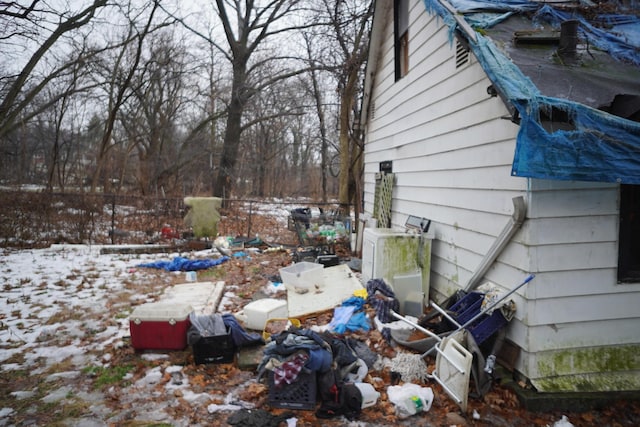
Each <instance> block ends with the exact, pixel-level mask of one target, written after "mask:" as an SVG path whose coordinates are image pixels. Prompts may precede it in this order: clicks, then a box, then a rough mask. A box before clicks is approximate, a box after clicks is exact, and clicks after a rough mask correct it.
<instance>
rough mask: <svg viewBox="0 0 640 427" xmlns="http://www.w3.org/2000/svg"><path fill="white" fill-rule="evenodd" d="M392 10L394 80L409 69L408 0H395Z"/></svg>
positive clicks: (398, 78)
mask: <svg viewBox="0 0 640 427" xmlns="http://www.w3.org/2000/svg"><path fill="white" fill-rule="evenodd" d="M393 12H394V20H393V22H394V25H393V28H394V51H395V58H394V61H395V77H396V81H398V80H400V79H401V78H402V77H404V76H405V75H406V74H407V72H408V71H409V0H395V1H394V2H393Z"/></svg>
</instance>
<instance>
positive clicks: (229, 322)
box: [222, 314, 264, 347]
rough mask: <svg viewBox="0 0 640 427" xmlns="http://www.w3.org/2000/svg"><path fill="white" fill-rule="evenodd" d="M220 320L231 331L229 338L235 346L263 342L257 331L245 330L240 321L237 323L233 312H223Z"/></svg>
mask: <svg viewBox="0 0 640 427" xmlns="http://www.w3.org/2000/svg"><path fill="white" fill-rule="evenodd" d="M222 320H223V321H224V324H225V325H226V326H227V327H228V328H229V330H230V332H231V339H232V340H233V342H234V343H235V345H236V346H237V347H244V346H249V345H254V344H262V343H264V341H263V339H262V336H261V335H260V334H259V333H257V332H247V331H246V330H245V329H244V328H243V327H242V326H241V325H240V323H238V320H237V319H236V318H235V316H234V315H233V314H223V315H222Z"/></svg>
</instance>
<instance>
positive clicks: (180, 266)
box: [138, 257, 229, 271]
mask: <svg viewBox="0 0 640 427" xmlns="http://www.w3.org/2000/svg"><path fill="white" fill-rule="evenodd" d="M228 260H229V257H222V258H215V259H188V258H182V257H175V258H174V259H173V260H172V261H156V262H149V263H144V264H138V267H143V268H157V269H162V270H166V271H196V270H206V269H207V268H211V267H215V266H217V265H220V264H222V263H224V262H226V261H228Z"/></svg>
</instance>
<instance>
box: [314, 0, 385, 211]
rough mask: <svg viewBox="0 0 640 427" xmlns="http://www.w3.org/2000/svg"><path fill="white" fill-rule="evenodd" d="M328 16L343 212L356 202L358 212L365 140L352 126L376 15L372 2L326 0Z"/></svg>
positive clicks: (341, 206)
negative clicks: (335, 64)
mask: <svg viewBox="0 0 640 427" xmlns="http://www.w3.org/2000/svg"><path fill="white" fill-rule="evenodd" d="M323 2H324V6H325V10H326V12H327V14H328V16H329V20H330V21H331V22H332V24H333V37H335V45H337V46H338V47H339V50H338V52H339V53H340V55H341V56H340V59H339V63H340V64H341V66H340V67H339V68H337V71H336V76H337V79H338V94H339V99H340V102H339V103H340V112H339V121H340V127H339V131H340V134H339V146H340V148H339V151H340V186H339V194H338V201H339V203H340V208H341V210H342V211H343V212H344V213H347V212H349V206H350V204H351V203H353V204H354V207H355V214H356V218H357V217H358V215H359V208H360V197H361V196H360V193H361V179H362V164H363V163H362V154H363V152H364V146H363V142H362V140H361V137H360V134H359V132H357V131H355V132H354V129H353V127H352V124H353V122H354V118H355V117H357V115H358V114H357V108H358V102H357V101H358V95H359V93H360V92H359V91H360V86H359V85H360V82H361V81H362V77H363V76H362V73H363V71H364V70H363V69H364V64H365V61H366V58H367V55H368V48H369V28H370V25H371V17H372V16H373V3H374V2H369V1H367V2H363V1H362V0H323Z"/></svg>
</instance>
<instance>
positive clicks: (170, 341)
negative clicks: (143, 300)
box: [129, 302, 193, 350]
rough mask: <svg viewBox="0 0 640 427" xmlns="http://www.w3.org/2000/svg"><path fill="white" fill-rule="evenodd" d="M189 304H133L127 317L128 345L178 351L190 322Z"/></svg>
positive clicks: (185, 342) (183, 342)
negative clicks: (129, 339)
mask: <svg viewBox="0 0 640 427" xmlns="http://www.w3.org/2000/svg"><path fill="white" fill-rule="evenodd" d="M192 311H193V308H192V307H191V305H189V304H184V303H175V302H154V303H147V304H143V305H140V306H138V307H136V308H135V309H134V310H133V312H132V313H131V315H130V316H129V331H130V332H131V346H132V347H133V348H135V349H136V350H182V349H184V348H185V347H186V346H187V330H188V329H189V326H190V325H191V322H190V321H189V313H191V312H192Z"/></svg>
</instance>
